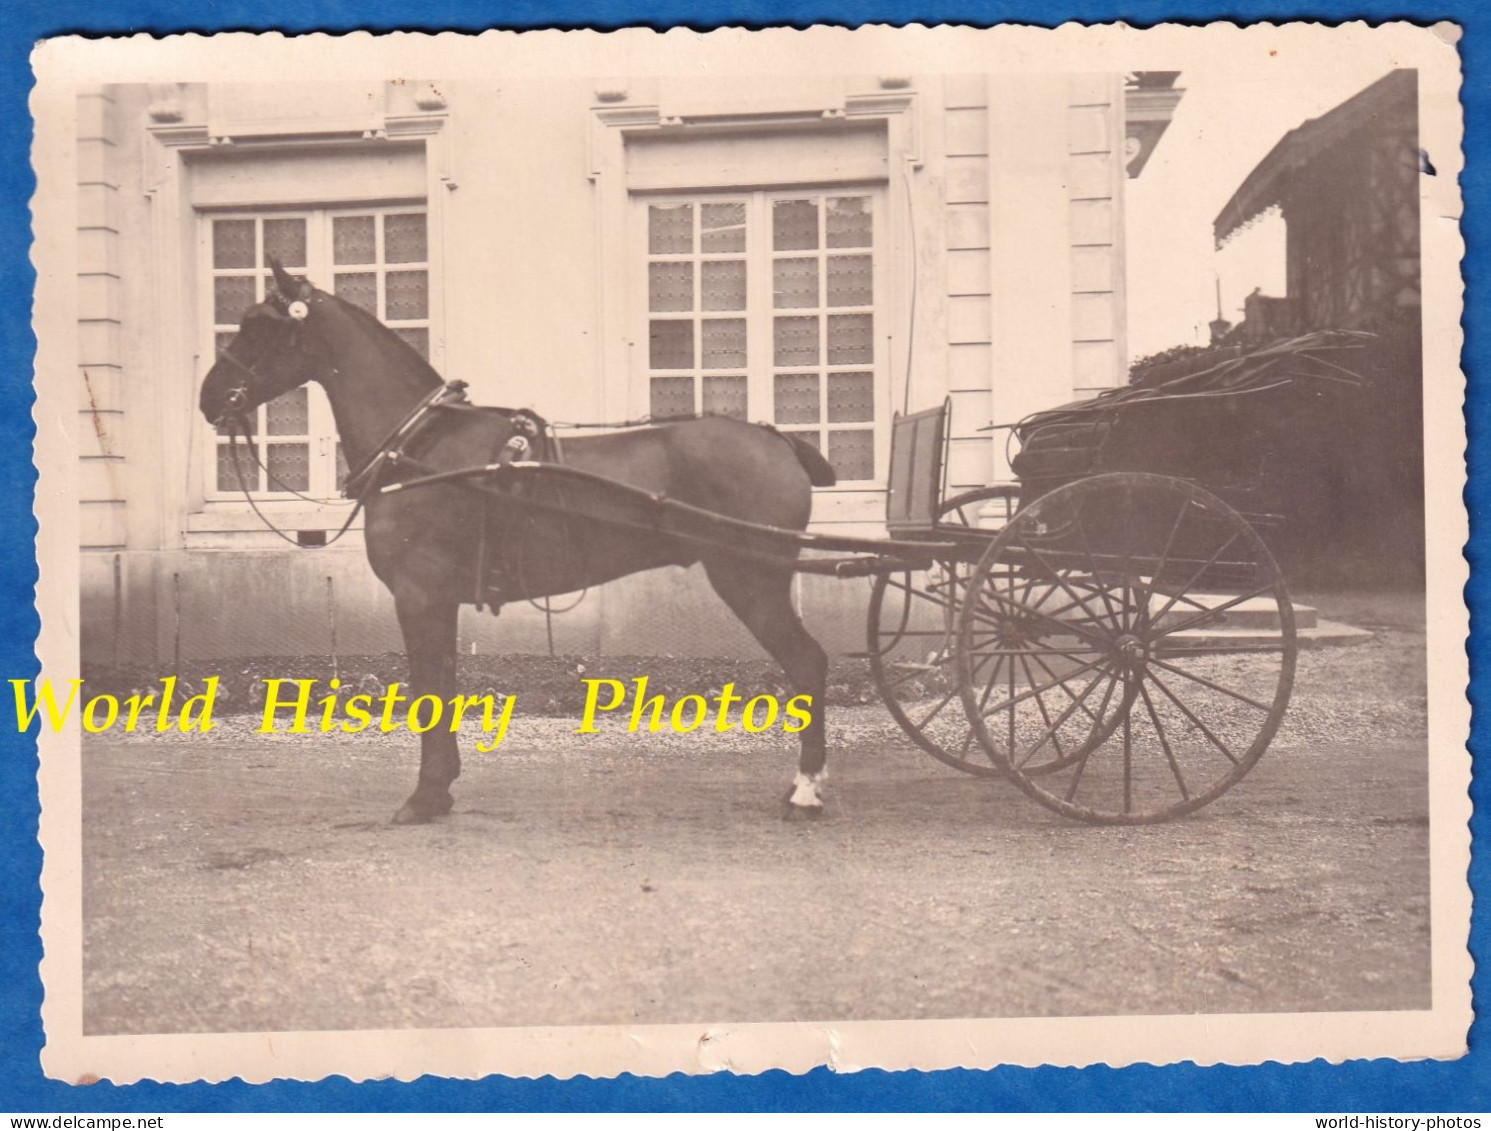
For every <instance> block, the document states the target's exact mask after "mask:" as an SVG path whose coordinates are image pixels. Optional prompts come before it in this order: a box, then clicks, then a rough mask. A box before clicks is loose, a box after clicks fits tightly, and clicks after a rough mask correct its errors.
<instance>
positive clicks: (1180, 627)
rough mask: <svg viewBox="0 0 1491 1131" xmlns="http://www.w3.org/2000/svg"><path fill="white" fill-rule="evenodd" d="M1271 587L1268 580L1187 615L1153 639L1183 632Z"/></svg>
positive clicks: (1271, 588)
mask: <svg viewBox="0 0 1491 1131" xmlns="http://www.w3.org/2000/svg"><path fill="white" fill-rule="evenodd" d="M1273 588H1274V583H1273V582H1269V583H1268V584H1266V585H1262V586H1259V587H1258V588H1257V589H1253V590H1250V591H1249V592H1247V593H1243V594H1241V595H1239V596H1237V597H1233V598H1230V599H1229V600H1227V601H1224V602H1223V603H1222V604H1220V605H1216V606H1214V607H1213V608H1209V609H1207V610H1206V611H1204V612H1200V613H1197V614H1196V615H1195V616H1193V617H1187V618H1186V619H1185V620H1183V621H1181V622H1180V623H1179V624H1174V625H1171V626H1170V627H1169V628H1167V629H1164V630H1163V631H1161V632H1157V633H1155V634H1154V637H1153V639H1155V640H1158V639H1160V638H1161V637H1163V636H1170V635H1172V634H1174V633H1177V632H1184V631H1185V630H1186V629H1188V628H1190V627H1192V626H1193V625H1198V624H1201V623H1203V622H1204V621H1207V620H1210V619H1211V618H1212V617H1214V616H1217V615H1219V614H1221V613H1225V612H1226V611H1227V610H1228V609H1233V608H1236V607H1237V606H1238V605H1241V604H1242V603H1243V602H1244V601H1251V600H1252V599H1253V598H1254V597H1262V596H1263V595H1264V594H1265V593H1269V592H1271V591H1272V590H1273ZM1174 603H1175V602H1174V601H1172V602H1171V605H1170V606H1167V608H1169V607H1171V606H1173V605H1174ZM1155 619H1156V623H1158V620H1159V618H1158V617H1157V618H1155Z"/></svg>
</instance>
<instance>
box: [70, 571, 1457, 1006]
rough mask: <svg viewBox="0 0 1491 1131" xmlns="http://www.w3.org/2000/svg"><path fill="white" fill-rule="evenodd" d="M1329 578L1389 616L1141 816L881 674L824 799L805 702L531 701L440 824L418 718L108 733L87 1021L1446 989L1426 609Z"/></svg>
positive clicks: (99, 766)
mask: <svg viewBox="0 0 1491 1131" xmlns="http://www.w3.org/2000/svg"><path fill="white" fill-rule="evenodd" d="M1331 600H1332V599H1329V598H1322V599H1320V600H1319V601H1318V603H1319V604H1320V606H1321V609H1322V612H1323V613H1324V614H1325V615H1330V616H1334V617H1337V618H1338V619H1352V616H1354V620H1353V623H1357V624H1365V625H1366V626H1367V627H1372V628H1374V629H1375V630H1376V631H1377V633H1378V635H1377V636H1376V638H1375V639H1373V640H1372V641H1371V642H1369V643H1366V644H1362V645H1359V646H1356V647H1352V648H1341V649H1332V650H1325V651H1320V652H1310V653H1305V654H1303V655H1302V656H1301V658H1300V670H1299V676H1298V680H1297V683H1296V692H1295V697H1294V700H1293V703H1292V704H1291V708H1290V712H1289V715H1288V717H1287V719H1286V722H1285V725H1284V728H1283V730H1282V731H1281V732H1280V734H1279V735H1278V737H1277V738H1276V740H1275V742H1274V744H1273V747H1272V748H1271V749H1270V751H1269V753H1268V754H1267V755H1266V756H1265V757H1264V759H1263V761H1262V762H1261V763H1260V765H1259V766H1258V768H1257V769H1256V770H1254V772H1253V773H1252V774H1251V775H1250V776H1249V777H1248V778H1247V779H1246V780H1244V781H1243V782H1242V783H1241V784H1239V785H1238V786H1237V787H1236V788H1235V789H1233V790H1232V791H1231V792H1230V793H1229V794H1227V795H1226V796H1225V797H1223V798H1222V799H1221V800H1219V801H1218V802H1216V803H1214V804H1213V805H1212V806H1210V807H1208V808H1207V809H1205V810H1203V811H1202V812H1200V813H1198V814H1196V815H1194V816H1192V817H1190V818H1187V819H1184V820H1179V821H1175V822H1172V823H1170V824H1166V825H1160V826H1154V827H1146V828H1136V829H1122V828H1099V827H1089V826H1085V825H1081V824H1076V823H1073V822H1070V821H1067V820H1065V819H1063V818H1061V817H1058V816H1056V815H1055V814H1052V813H1049V812H1047V811H1046V810H1044V809H1042V808H1041V807H1039V806H1037V805H1036V804H1034V803H1033V802H1031V801H1029V800H1027V799H1026V798H1024V797H1023V796H1022V795H1021V794H1019V793H1018V791H1016V790H1015V789H1014V788H1013V787H1012V786H1010V785H1009V784H1007V783H1004V782H999V781H992V782H989V781H976V780H973V779H969V778H966V777H964V776H962V775H959V774H957V773H955V772H954V771H951V770H948V769H945V768H943V767H942V766H940V765H938V764H937V763H935V762H933V761H931V760H930V759H928V758H927V757H926V756H925V755H923V754H921V753H920V752H918V751H917V750H916V749H915V748H914V747H913V746H912V745H911V744H910V743H909V742H908V741H907V740H906V739H904V738H903V737H902V736H901V735H900V733H899V731H898V730H897V729H896V728H895V724H894V723H893V722H891V721H890V720H889V718H888V717H887V716H886V715H885V713H884V711H883V710H882V709H881V708H879V707H878V706H871V707H844V708H840V709H837V710H835V711H834V712H833V713H832V715H831V716H830V718H829V732H830V733H829V741H830V759H831V766H832V768H833V774H834V777H833V781H832V788H831V793H830V797H829V801H830V805H831V810H830V814H829V815H828V816H827V817H825V818H823V819H822V820H820V821H816V822H808V823H800V822H784V821H782V820H780V801H781V797H782V795H783V793H784V791H785V789H786V786H787V783H788V781H789V779H790V777H791V774H792V771H793V767H794V764H795V750H794V749H793V745H792V743H791V741H790V740H789V739H785V738H784V737H783V736H782V735H781V734H780V733H768V734H763V735H759V736H746V735H742V734H740V733H738V732H732V733H729V734H724V735H718V734H714V733H704V732H700V733H697V734H691V735H671V734H669V735H636V736H628V735H625V734H624V733H619V732H618V731H604V732H602V733H601V734H597V735H590V736H576V735H574V734H573V733H572V731H573V727H574V725H575V724H574V722H573V721H572V720H564V719H556V718H540V717H524V716H523V715H522V713H521V700H520V709H519V714H518V716H517V717H515V718H514V721H513V724H512V729H511V731H510V732H509V735H508V739H507V741H506V743H505V744H504V745H503V746H502V747H501V748H500V749H499V750H498V751H497V752H495V753H492V754H488V755H477V754H474V753H470V752H469V751H470V744H469V742H468V743H467V746H466V748H467V750H468V754H467V757H466V771H465V773H464V774H463V776H462V778H461V780H460V782H459V783H458V785H457V791H456V792H457V803H456V809H455V811H454V813H452V815H451V816H450V817H449V818H448V819H446V820H444V821H441V822H438V823H437V824H435V825H431V826H424V827H419V828H396V827H393V826H390V825H389V824H387V819H388V817H389V815H391V814H392V812H393V810H394V809H395V808H396V807H397V806H398V804H399V803H400V801H402V799H403V798H404V796H406V795H407V793H408V791H409V789H410V788H411V787H412V784H413V778H414V770H415V766H416V763H417V755H416V753H415V750H414V748H413V745H412V743H411V742H410V740H409V738H408V737H407V736H405V735H389V736H384V735H378V734H364V735H359V736H350V737H348V736H344V737H340V738H338V739H337V740H335V741H331V740H328V739H325V738H322V737H320V736H265V735H257V734H254V733H252V730H253V727H254V726H255V725H256V721H255V720H253V719H250V718H238V719H228V720H224V721H223V722H222V723H221V724H220V726H219V728H218V729H217V730H216V731H214V733H213V734H212V736H211V738H210V739H203V738H202V737H201V736H186V737H182V736H162V737H157V736H154V735H141V736H137V737H132V738H121V737H112V736H110V737H100V738H95V739H90V740H89V741H88V742H87V743H86V745H85V748H84V806H85V808H84V822H83V826H84V834H83V848H84V870H85V871H84V922H85V959H84V978H85V1002H84V1004H85V1027H86V1029H87V1031H88V1032H91V1033H151V1032H193V1031H195V1032H220V1031H245V1030H248V1031H252V1030H260V1029H267V1030H277V1029H281V1030H282V1029H339V1028H356V1029H362V1028H373V1027H404V1026H429V1027H440V1026H469V1025H537V1024H589V1023H602V1024H604V1023H626V1022H682V1021H699V1020H724V1019H729V1020H735V1021H749V1020H761V1021H765V1020H827V1019H836V1018H843V1019H848V1018H935V1017H959V1016H1009V1017H1015V1016H1051V1015H1079V1014H1105V1013H1173V1012H1180V1013H1189V1012H1198V1011H1199V1012H1255V1011H1308V1010H1338V1009H1414V1008H1424V1007H1425V1006H1427V1004H1428V997H1429V925H1428V893H1429V876H1428V863H1427V839H1428V804H1427V795H1426V783H1425V774H1426V769H1427V751H1426V743H1425V720H1424V703H1425V685H1424V646H1423V631H1422V613H1421V611H1420V612H1417V614H1415V603H1414V602H1413V601H1412V600H1411V599H1408V598H1401V597H1392V596H1388V597H1383V596H1382V595H1375V596H1374V597H1373V598H1372V599H1370V600H1366V601H1364V602H1361V603H1358V604H1352V603H1351V600H1352V599H1337V600H1336V603H1335V605H1334V606H1332V605H1331V604H1330V601H1331ZM1419 608H1420V609H1421V606H1419ZM1344 614H1352V616H1346V615H1344ZM473 737H474V735H473Z"/></svg>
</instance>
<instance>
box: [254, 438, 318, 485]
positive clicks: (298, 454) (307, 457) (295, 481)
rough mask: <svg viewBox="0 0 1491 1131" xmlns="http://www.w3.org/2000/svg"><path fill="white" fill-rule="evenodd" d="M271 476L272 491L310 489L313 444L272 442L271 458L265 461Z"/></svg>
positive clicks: (270, 448) (270, 447)
mask: <svg viewBox="0 0 1491 1131" xmlns="http://www.w3.org/2000/svg"><path fill="white" fill-rule="evenodd" d="M264 464H265V466H266V467H268V468H269V474H270V476H271V478H270V481H269V490H271V491H309V490H310V489H311V446H310V445H309V444H270V445H269V458H268V459H266V460H265V461H264Z"/></svg>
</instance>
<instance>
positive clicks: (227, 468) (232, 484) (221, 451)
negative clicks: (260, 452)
mask: <svg viewBox="0 0 1491 1131" xmlns="http://www.w3.org/2000/svg"><path fill="white" fill-rule="evenodd" d="M244 447H245V446H244V445H243V444H239V445H238V467H239V470H240V471H241V472H242V473H243V486H244V487H247V488H248V489H249V490H250V491H257V490H259V469H258V468H257V467H255V466H254V458H253V456H251V455H249V453H248V452H247V451H245V450H244ZM238 483H239V480H238V472H235V471H234V470H233V449H231V448H230V447H228V445H227V444H219V445H218V446H217V489H218V490H219V491H240V490H242V488H241V487H239V485H238Z"/></svg>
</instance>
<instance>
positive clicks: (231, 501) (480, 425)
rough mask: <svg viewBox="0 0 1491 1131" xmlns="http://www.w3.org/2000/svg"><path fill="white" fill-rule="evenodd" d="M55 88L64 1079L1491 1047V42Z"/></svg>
mask: <svg viewBox="0 0 1491 1131" xmlns="http://www.w3.org/2000/svg"><path fill="white" fill-rule="evenodd" d="M228 41H232V43H231V44H230V43H229V42H228ZM230 47H231V48H232V50H229V49H228V48H230ZM34 62H35V66H36V69H37V75H38V87H37V92H36V95H35V97H34V100H33V109H34V113H35V115H36V119H37V170H38V196H37V201H36V205H35V209H36V220H37V246H36V252H35V259H36V262H37V264H38V269H39V275H40V277H41V279H42V281H41V283H40V284H39V290H38V306H37V311H38V313H37V318H38V323H37V324H38V337H39V339H40V342H41V350H40V354H39V361H38V370H37V393H38V407H37V420H38V455H37V463H38V467H39V468H40V469H41V475H42V480H41V484H40V486H39V493H38V498H39V499H44V500H46V507H45V508H44V509H39V519H40V522H41V525H42V534H41V539H40V545H41V551H40V556H41V561H42V566H41V571H42V584H41V587H40V588H39V590H38V602H39V605H40V607H41V609H42V616H43V624H44V630H43V631H44V636H43V645H42V647H41V648H40V649H39V653H40V654H41V655H42V658H43V665H44V666H43V672H42V677H43V678H42V679H41V680H39V681H38V682H37V684H36V685H35V686H34V687H33V689H32V691H31V701H30V703H31V709H32V710H34V711H35V712H36V717H37V718H39V719H41V720H42V725H43V728H44V731H47V732H48V733H44V735H43V740H42V741H43V745H42V789H43V806H44V819H43V821H44V823H43V833H42V839H43V845H44V847H45V848H46V849H47V865H46V867H47V872H46V877H45V879H44V889H45V893H46V905H45V908H44V934H45V937H46V940H47V959H46V962H45V963H44V966H43V976H44V980H45V981H46V985H47V1009H48V1024H47V1031H48V1038H47V1039H48V1046H47V1050H46V1052H45V1053H44V1062H45V1064H46V1067H47V1070H48V1072H49V1073H51V1074H53V1075H59V1076H62V1077H63V1078H69V1079H77V1078H79V1077H81V1076H85V1075H92V1076H95V1077H99V1076H103V1077H109V1078H112V1079H116V1080H121V1081H122V1080H128V1079H138V1078H142V1077H146V1078H154V1079H162V1080H166V1079H171V1080H192V1079H198V1078H206V1079H221V1078H224V1077H227V1076H231V1075H241V1076H244V1077H245V1078H247V1079H267V1078H271V1077H274V1076H290V1077H298V1078H306V1079H314V1078H317V1077H319V1076H321V1075H324V1074H326V1073H328V1072H333V1071H334V1072H342V1073H346V1074H348V1075H351V1076H353V1077H354V1078H366V1077H368V1076H375V1075H387V1074H394V1075H400V1076H412V1075H416V1074H418V1073H421V1072H434V1073H444V1074H449V1075H467V1076H470V1075H481V1074H484V1073H487V1072H506V1073H510V1074H538V1073H543V1072H552V1073H555V1074H559V1075H568V1074H573V1073H576V1072H584V1073H587V1074H591V1075H606V1074H615V1073H617V1072H621V1071H631V1072H638V1073H644V1074H657V1073H663V1072H667V1071H676V1070H682V1071H694V1072H699V1071H713V1070H720V1069H729V1070H735V1071H760V1070H763V1069H765V1068H770V1067H787V1068H790V1069H793V1070H795V1071H801V1070H803V1069H805V1068H808V1067H812V1066H814V1065H816V1064H824V1063H827V1064H831V1065H836V1066H839V1067H843V1068H856V1067H868V1066H872V1065H875V1066H882V1067H889V1068H904V1067H921V1068H932V1067H951V1066H957V1065H964V1066H971V1067H987V1066H989V1065H992V1064H997V1063H1001V1062H1013V1063H1034V1064H1039V1063H1063V1064H1083V1063H1095V1062H1108V1063H1115V1064H1117V1063H1126V1062H1129V1061H1133V1060H1150V1061H1153V1062H1157V1063H1161V1062H1165V1061H1172V1060H1178V1059H1190V1060H1197V1061H1199V1062H1202V1063H1206V1062H1208V1061H1217V1060H1227V1061H1232V1062H1247V1061H1258V1060H1263V1059H1278V1060H1289V1059H1303V1058H1308V1057H1312V1056H1332V1055H1335V1056H1343V1055H1357V1056H1364V1055H1374V1056H1394V1055H1396V1056H1454V1055H1458V1054H1459V1053H1460V1052H1462V1051H1463V1049H1464V1040H1465V1030H1466V1026H1467V1025H1468V1022H1469V1017H1470V1012H1469V1010H1470V996H1469V987H1468V981H1467V979H1468V975H1469V959H1468V956H1467V954H1466V952H1465V939H1466V932H1467V930H1468V908H1469V895H1468V890H1467V889H1466V887H1465V872H1464V868H1465V864H1466V862H1467V861H1468V846H1469V841H1468V835H1467V833H1466V828H1465V820H1466V818H1467V816H1468V813H1469V803H1468V800H1467V798H1466V793H1465V789H1466V785H1467V783H1468V780H1469V762H1468V756H1467V754H1466V751H1465V745H1464V744H1465V740H1466V737H1467V734H1468V729H1467V728H1468V709H1467V708H1466V705H1465V701H1464V685H1465V680H1466V675H1467V672H1466V664H1465V656H1464V649H1463V640H1464V624H1465V611H1464V607H1463V604H1462V602H1461V598H1460V595H1459V589H1460V586H1461V584H1463V580H1464V576H1465V563H1464V560H1463V558H1461V557H1460V553H1459V548H1460V545H1461V544H1462V542H1463V537H1464V527H1465V515H1464V511H1463V507H1462V505H1461V503H1460V499H1459V492H1460V489H1461V486H1462V485H1463V481H1464V466H1463V457H1462V453H1463V449H1464V432H1463V425H1462V424H1461V423H1460V415H1459V413H1460V401H1461V397H1462V395H1463V380H1462V378H1461V375H1460V372H1459V367H1458V360H1457V359H1458V348H1459V336H1458V334H1459V331H1458V318H1459V309H1460V308H1459V303H1460V284H1459V267H1458V264H1459V254H1460V244H1459V236H1458V229H1457V227H1456V226H1455V224H1454V223H1453V221H1454V219H1455V216H1456V215H1457V211H1456V210H1457V209H1458V199H1459V197H1458V191H1457V188H1456V183H1455V178H1456V176H1457V175H1458V171H1459V169H1460V165H1461V158H1460V153H1459V149H1458V146H1459V136H1460V135H1459V129H1460V125H1459V105H1458V101H1457V91H1458V84H1459V74H1458V62H1457V58H1456V54H1455V49H1454V35H1453V29H1448V28H1443V27H1441V28H1415V27H1411V26H1408V25H1389V26H1383V27H1379V28H1367V27H1365V26H1362V25H1349V26H1342V27H1338V28H1324V27H1318V26H1315V27H1306V26H1284V27H1275V28H1264V27H1256V28H1238V27H1235V26H1232V25H1226V26H1216V27H1211V28H1187V29H1182V28H1168V29H1167V28H1159V29H1153V30H1151V31H1144V32H1140V31H1134V30H1132V29H1122V28H1111V27H1110V28H1091V29H1087V28H1080V27H1068V28H1064V29H1061V30H1060V31H1054V32H1053V31H1041V30H1039V29H1016V28H996V29H992V30H986V31H975V30H969V29H963V30H958V29H949V28H941V29H926V28H907V29H901V30H895V29H889V28H874V29H862V30H861V31H852V32H851V31H846V30H842V29H814V30H812V31H810V32H793V31H785V30H784V31H779V32H763V33H748V32H715V33H708V34H702V35H701V34H694V33H670V34H668V35H659V34H657V33H653V32H648V31H636V32H629V33H624V34H618V35H615V36H595V35H587V34H586V33H568V34H564V35H561V34H558V33H546V34H543V35H536V36H521V37H520V36H514V35H501V36H496V35H490V34H489V35H487V36H483V37H478V38H466V37H455V36H445V37H426V36H396V37H384V38H374V37H368V36H362V37H352V38H349V39H345V40H331V39H326V38H318V37H309V38H306V39H300V40H295V39H278V40H269V39H262V38H256V37H248V36H231V37H211V38H199V39H175V40H170V39H168V40H163V41H160V42H148V43H147V42H126V41H118V42H114V43H110V42H107V41H95V42H84V41H79V40H70V41H54V42H51V43H46V44H43V45H41V46H40V47H39V48H38V51H37V54H36V56H35V59H34ZM1426 454H1427V457H1428V458H1427V459H1426ZM19 709H20V707H19V705H18V710H19ZM264 1035H272V1038H270V1039H269V1040H268V1042H267V1047H266V1042H265V1040H264V1039H263V1036H264Z"/></svg>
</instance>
